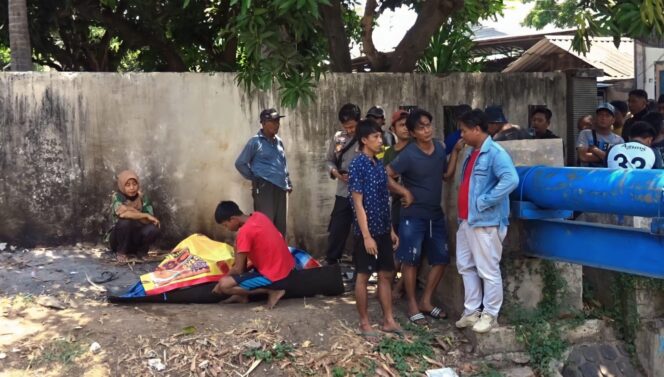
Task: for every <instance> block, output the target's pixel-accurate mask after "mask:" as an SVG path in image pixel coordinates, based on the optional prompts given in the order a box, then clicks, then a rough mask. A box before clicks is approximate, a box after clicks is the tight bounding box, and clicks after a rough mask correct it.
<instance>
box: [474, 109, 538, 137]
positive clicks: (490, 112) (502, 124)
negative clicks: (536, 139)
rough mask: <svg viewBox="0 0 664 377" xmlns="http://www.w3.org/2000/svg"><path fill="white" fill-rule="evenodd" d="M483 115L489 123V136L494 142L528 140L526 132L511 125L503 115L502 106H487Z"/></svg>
mask: <svg viewBox="0 0 664 377" xmlns="http://www.w3.org/2000/svg"><path fill="white" fill-rule="evenodd" d="M484 113H485V114H486V116H487V120H488V121H489V135H491V137H492V138H493V140H494V141H505V140H521V139H530V138H531V137H530V135H529V134H528V131H526V130H522V129H521V127H519V126H517V125H514V124H511V123H510V122H509V121H508V120H507V117H505V114H504V113H503V108H502V106H487V108H486V110H485V111H484Z"/></svg>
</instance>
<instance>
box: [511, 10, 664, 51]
mask: <svg viewBox="0 0 664 377" xmlns="http://www.w3.org/2000/svg"><path fill="white" fill-rule="evenodd" d="M523 1H524V2H525V3H528V2H531V1H534V0H523ZM524 23H525V24H526V25H528V26H533V27H536V28H538V29H539V28H543V27H544V26H546V25H548V24H553V25H555V26H557V27H560V28H565V27H574V28H577V31H576V34H575V36H574V40H573V41H572V48H573V49H574V50H576V51H579V52H581V53H587V52H588V50H589V48H590V44H591V39H590V38H591V37H599V36H611V37H613V38H614V40H615V43H616V45H618V44H619V43H620V38H621V37H629V38H635V39H644V38H650V37H662V36H664V0H611V1H609V0H599V1H594V0H592V1H591V0H563V1H557V0H536V1H535V6H534V8H533V9H532V10H531V12H530V13H529V14H528V16H527V17H526V20H525V21H524Z"/></svg>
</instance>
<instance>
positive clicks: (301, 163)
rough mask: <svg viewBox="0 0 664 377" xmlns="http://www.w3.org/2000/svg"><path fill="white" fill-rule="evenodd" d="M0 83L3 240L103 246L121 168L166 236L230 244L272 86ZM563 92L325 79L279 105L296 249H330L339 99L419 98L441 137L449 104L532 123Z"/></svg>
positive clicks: (555, 78) (154, 79)
mask: <svg viewBox="0 0 664 377" xmlns="http://www.w3.org/2000/svg"><path fill="white" fill-rule="evenodd" d="M0 85H1V86H2V88H3V89H4V90H3V92H2V94H0V109H1V110H2V116H1V118H0V119H1V121H0V212H1V213H2V217H0V241H9V242H12V243H21V244H28V245H29V244H38V243H40V244H53V243H58V242H70V241H75V240H96V239H98V238H99V236H100V234H101V233H103V232H104V231H105V226H106V223H107V217H108V204H109V195H110V193H111V191H112V190H113V189H114V186H115V183H114V174H115V173H117V172H118V171H120V170H122V169H124V168H132V169H135V170H136V171H137V172H138V174H139V176H141V178H142V183H143V186H144V188H145V189H146V191H148V192H149V193H150V194H151V195H152V197H153V198H154V201H155V203H156V204H155V210H156V213H157V215H158V216H159V217H160V218H161V219H162V224H163V229H164V231H165V234H166V235H167V237H166V240H167V241H168V242H172V241H176V240H178V239H180V238H182V237H184V236H185V235H187V234H189V233H192V232H204V233H208V234H212V235H216V236H220V237H222V238H223V236H224V235H223V234H216V233H218V232H219V229H218V227H215V226H214V221H213V210H214V207H215V205H216V204H217V203H218V201H219V200H221V199H233V200H236V201H237V202H238V203H239V204H240V205H241V206H242V208H244V209H245V210H247V211H250V210H251V196H250V191H249V185H248V183H247V182H245V181H244V180H243V179H242V177H241V176H240V175H239V173H237V172H236V170H235V168H234V166H233V162H234V160H235V157H236V156H237V155H238V153H239V152H240V150H241V148H242V147H243V145H244V144H245V142H246V140H247V139H248V138H249V137H250V136H251V135H253V134H255V133H256V131H257V130H258V128H259V124H258V121H257V117H258V113H259V111H260V109H262V108H265V107H278V105H277V104H278V96H277V93H276V92H268V93H246V92H244V91H243V90H242V89H240V88H238V87H237V86H236V84H235V82H234V75H233V74H226V73H220V74H194V73H151V74H95V73H48V74H38V73H3V74H2V75H0ZM566 85H567V84H566V78H565V76H564V75H563V74H556V73H545V74H537V73H534V74H457V75H451V76H446V77H435V76H430V75H419V74H403V75H402V74H399V75H396V74H359V75H358V74H329V75H327V76H326V77H325V78H324V79H323V80H322V82H321V83H320V85H319V87H318V89H317V95H318V101H317V102H316V103H313V104H310V105H307V106H300V107H298V108H297V109H295V110H290V111H289V110H285V109H284V110H283V112H285V113H286V115H287V116H288V117H287V118H285V119H284V120H283V122H282V128H281V130H280V134H281V136H282V137H283V139H284V144H285V147H286V150H287V156H288V161H289V165H290V170H291V172H292V178H293V182H294V192H293V194H292V195H291V196H290V203H289V241H290V242H291V244H297V245H299V246H301V247H304V248H307V249H309V250H311V251H313V252H315V253H317V252H322V250H323V248H324V243H325V236H326V233H327V223H328V220H329V213H330V211H331V207H332V204H333V195H334V182H333V181H331V180H330V179H329V178H328V176H327V174H326V173H325V172H324V168H323V167H324V163H323V156H324V154H325V150H326V146H327V142H328V139H329V138H330V137H331V135H332V134H333V133H334V132H335V130H336V129H337V127H338V122H337V120H336V119H337V109H338V108H339V107H340V106H341V105H342V104H343V103H346V102H355V103H358V104H359V105H360V107H361V108H362V109H363V111H366V109H367V108H368V107H369V106H371V105H373V104H380V105H382V106H383V107H384V108H385V109H386V110H387V111H388V112H391V111H392V110H393V109H396V108H397V106H398V105H401V104H409V105H412V104H417V105H419V106H420V107H424V108H426V109H429V110H430V111H431V112H432V113H433V115H434V117H435V119H434V124H436V127H437V132H438V134H439V135H440V136H442V135H441V133H442V129H443V125H442V119H443V106H451V105H456V104H459V103H469V104H471V105H472V106H474V107H484V106H485V105H488V104H494V103H500V104H503V106H504V108H505V112H506V114H507V115H508V117H509V118H510V120H511V121H512V122H513V123H516V124H527V105H528V104H547V105H548V106H549V107H550V108H551V109H552V111H553V112H554V114H564V113H565V109H566V98H565V93H566ZM556 119H564V117H563V116H557V117H556ZM564 127H565V125H564V124H560V123H557V124H555V125H554V127H553V131H554V132H555V133H557V134H564V133H565V132H564ZM448 212H449V211H448ZM168 242H167V243H168ZM165 246H166V245H165Z"/></svg>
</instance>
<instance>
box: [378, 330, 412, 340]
mask: <svg viewBox="0 0 664 377" xmlns="http://www.w3.org/2000/svg"><path fill="white" fill-rule="evenodd" d="M381 330H382V331H383V332H386V333H388V334H394V335H396V336H398V337H399V338H403V337H404V336H406V332H405V331H403V330H402V329H394V330H385V329H381Z"/></svg>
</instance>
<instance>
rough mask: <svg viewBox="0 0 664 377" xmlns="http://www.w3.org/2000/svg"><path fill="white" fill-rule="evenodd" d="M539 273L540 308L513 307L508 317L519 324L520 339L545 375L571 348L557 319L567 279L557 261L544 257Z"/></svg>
mask: <svg viewBox="0 0 664 377" xmlns="http://www.w3.org/2000/svg"><path fill="white" fill-rule="evenodd" d="M539 273H540V275H541V276H542V281H543V283H544V286H543V288H542V295H543V297H542V301H540V303H539V304H538V305H537V308H536V309H534V310H528V309H524V308H509V310H507V311H506V317H508V318H509V320H510V322H511V323H513V324H514V325H515V329H516V336H517V339H518V340H519V341H520V342H522V343H524V344H525V345H526V350H527V352H528V354H529V355H530V363H531V365H532V367H533V368H534V369H535V370H536V371H538V372H539V373H540V374H541V375H543V376H549V375H551V370H550V363H551V362H552V361H553V360H557V359H559V358H560V357H561V356H562V354H563V352H565V349H566V348H567V343H566V342H565V341H564V340H563V339H562V329H563V324H562V323H561V322H559V321H558V320H557V319H558V316H559V315H560V298H561V296H562V294H563V293H564V291H565V289H566V283H565V280H564V279H563V278H562V277H561V276H560V273H559V272H558V271H557V269H556V267H555V265H554V264H553V262H550V261H546V260H543V261H542V262H541V265H540V268H539Z"/></svg>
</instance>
